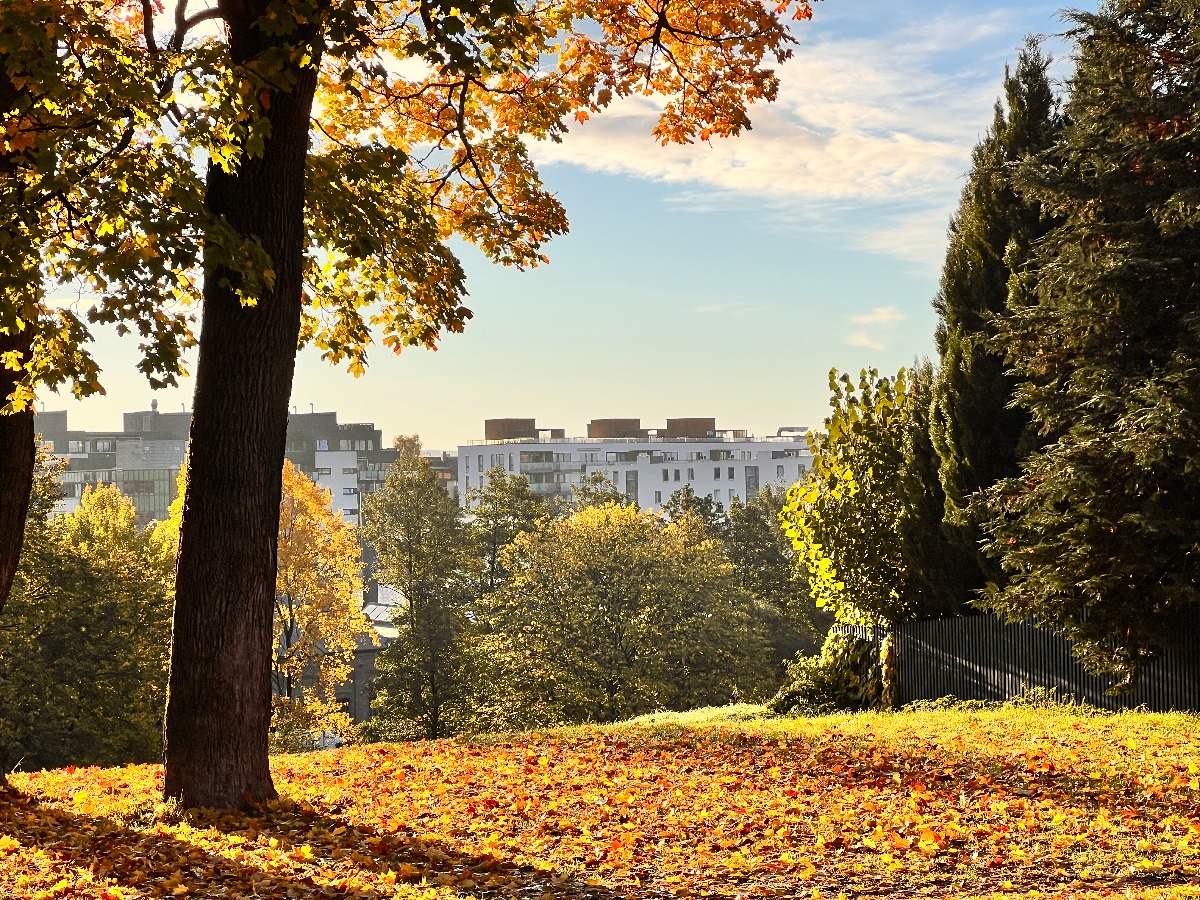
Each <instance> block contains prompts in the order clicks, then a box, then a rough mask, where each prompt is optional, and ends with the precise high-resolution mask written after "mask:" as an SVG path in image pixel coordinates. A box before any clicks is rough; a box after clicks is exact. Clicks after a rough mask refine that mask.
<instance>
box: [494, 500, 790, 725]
mask: <svg viewBox="0 0 1200 900" xmlns="http://www.w3.org/2000/svg"><path fill="white" fill-rule="evenodd" d="M502 560H503V563H504V565H505V566H506V567H507V568H508V570H509V571H510V573H511V576H510V580H509V583H508V585H507V586H506V587H505V588H504V589H503V590H501V591H498V592H497V593H496V594H494V595H492V596H491V597H489V598H487V600H486V602H485V605H484V606H483V607H482V609H481V614H482V616H483V618H484V619H485V621H486V622H487V624H488V627H489V631H490V634H489V642H490V646H491V649H492V657H493V659H494V660H496V661H497V664H498V667H499V670H500V671H499V673H498V676H499V681H498V683H497V685H496V692H497V696H499V697H504V698H509V699H510V703H511V704H512V705H513V706H516V707H519V708H522V709H524V710H527V711H533V710H537V711H540V712H541V714H543V715H544V716H545V717H546V721H567V722H589V721H590V722H612V721H616V720H618V719H622V718H626V717H628V716H631V715H637V714H640V713H643V712H648V711H651V710H655V709H660V708H666V709H690V708H693V707H696V706H705V705H711V704H714V703H720V702H724V701H726V700H728V699H729V697H730V696H732V695H733V694H734V693H735V692H737V693H741V694H747V695H754V694H756V693H759V692H761V691H763V690H764V689H765V688H766V687H767V686H768V685H769V684H770V677H769V674H768V673H767V671H766V669H765V666H764V665H763V660H764V658H765V653H764V645H763V636H762V634H761V633H760V631H759V629H758V628H757V627H756V625H755V622H754V620H753V618H752V616H751V613H750V608H749V603H748V598H747V597H746V595H745V594H744V592H742V591H740V590H739V589H738V588H737V586H736V584H735V583H734V581H733V573H732V567H731V565H730V563H729V561H728V559H727V557H726V556H725V553H724V551H723V548H722V546H721V544H720V543H719V542H718V541H716V540H715V539H714V538H712V537H711V536H710V535H709V534H708V533H707V532H706V530H705V527H704V525H703V523H702V522H701V521H700V520H699V519H698V518H696V517H695V516H692V515H685V516H683V517H681V518H679V519H676V520H674V521H672V522H668V523H666V524H665V525H664V524H663V523H662V522H661V520H660V519H659V518H658V517H657V516H656V515H654V514H653V513H652V512H649V511H639V510H638V509H637V508H636V507H633V506H629V505H620V504H615V503H609V504H605V505H603V506H588V507H584V508H582V509H579V510H576V511H575V512H573V513H571V514H570V515H569V516H566V517H563V518H557V519H543V520H542V521H540V522H539V523H538V525H537V527H536V528H535V529H533V530H532V531H527V532H524V533H522V534H520V535H518V536H517V538H516V539H515V540H514V541H513V542H512V544H510V545H509V547H508V548H506V550H505V551H504V552H503V553H502Z"/></svg>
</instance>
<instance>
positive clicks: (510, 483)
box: [467, 466, 550, 598]
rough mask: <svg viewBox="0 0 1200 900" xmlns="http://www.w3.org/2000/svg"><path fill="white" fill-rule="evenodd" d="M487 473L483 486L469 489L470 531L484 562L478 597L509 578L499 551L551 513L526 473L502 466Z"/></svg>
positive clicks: (470, 536) (468, 532)
mask: <svg viewBox="0 0 1200 900" xmlns="http://www.w3.org/2000/svg"><path fill="white" fill-rule="evenodd" d="M486 477H487V480H486V481H485V482H484V483H483V484H482V485H481V486H479V487H477V488H472V489H471V490H470V491H468V492H467V509H468V511H469V513H470V521H469V523H468V525H467V535H468V537H469V539H470V541H471V542H472V544H474V547H475V553H476V555H477V556H478V557H479V558H480V560H481V563H482V568H481V574H480V580H479V589H478V591H477V592H476V596H477V598H478V597H482V596H483V595H484V594H490V593H492V592H493V591H495V590H496V589H497V588H498V587H500V586H501V585H502V584H503V583H504V581H505V580H506V578H507V572H505V570H504V568H503V567H502V566H501V565H500V551H501V550H503V549H504V548H505V547H507V546H508V545H509V544H510V543H512V541H513V539H514V538H515V537H516V536H517V535H518V534H520V533H521V532H522V531H528V530H529V529H531V528H533V526H534V525H535V524H536V523H537V521H538V519H540V518H542V517H543V516H546V515H549V514H550V509H549V507H548V506H547V505H546V503H545V502H544V501H543V500H542V499H541V498H540V497H538V496H537V495H536V494H535V493H534V492H533V491H532V490H531V489H530V487H529V479H528V478H526V477H525V476H524V475H510V474H509V473H508V472H507V471H505V469H504V467H503V466H493V467H492V468H491V469H489V470H488V472H487V476H486Z"/></svg>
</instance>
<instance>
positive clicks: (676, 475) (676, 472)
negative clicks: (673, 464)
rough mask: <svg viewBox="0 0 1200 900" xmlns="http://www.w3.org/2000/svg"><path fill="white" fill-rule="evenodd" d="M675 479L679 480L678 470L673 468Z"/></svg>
mask: <svg viewBox="0 0 1200 900" xmlns="http://www.w3.org/2000/svg"><path fill="white" fill-rule="evenodd" d="M675 480H676V481H678V480H679V470H678V469H676V470H675Z"/></svg>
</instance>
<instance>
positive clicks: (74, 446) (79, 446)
mask: <svg viewBox="0 0 1200 900" xmlns="http://www.w3.org/2000/svg"><path fill="white" fill-rule="evenodd" d="M67 452H68V453H82V452H83V441H67Z"/></svg>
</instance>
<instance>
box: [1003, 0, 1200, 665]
mask: <svg viewBox="0 0 1200 900" xmlns="http://www.w3.org/2000/svg"><path fill="white" fill-rule="evenodd" d="M1072 18H1073V20H1074V22H1075V23H1076V29H1075V31H1074V32H1073V36H1074V38H1075V40H1076V42H1077V46H1078V54H1077V68H1076V71H1075V75H1074V77H1073V79H1072V80H1071V82H1070V96H1069V100H1068V104H1067V108H1066V114H1067V116H1066V117H1067V120H1068V123H1069V124H1068V125H1067V126H1066V128H1065V130H1064V131H1063V135H1062V138H1061V140H1060V141H1059V142H1058V143H1057V144H1056V145H1055V146H1054V147H1053V148H1051V149H1050V150H1047V151H1046V152H1044V153H1041V154H1039V155H1037V156H1035V157H1033V158H1031V159H1030V160H1028V161H1027V162H1026V163H1025V164H1023V165H1021V166H1020V167H1019V169H1018V170H1017V173H1016V177H1015V182H1014V183H1015V185H1016V188H1017V189H1018V190H1019V191H1021V192H1022V194H1023V195H1027V196H1029V197H1030V198H1031V199H1032V200H1034V201H1036V202H1037V203H1040V204H1041V206H1042V207H1043V209H1045V210H1047V211H1048V212H1049V213H1050V214H1051V215H1053V216H1054V217H1055V220H1056V222H1057V223H1058V224H1057V225H1056V227H1055V228H1054V229H1053V230H1051V231H1050V232H1049V234H1047V236H1046V237H1045V238H1044V239H1043V240H1042V241H1041V242H1040V243H1039V244H1038V245H1037V247H1036V250H1035V253H1034V257H1033V267H1034V269H1035V270H1036V272H1037V273H1038V278H1037V280H1036V282H1035V283H1032V284H1030V283H1022V282H1020V281H1018V283H1016V285H1015V289H1014V295H1015V296H1017V297H1022V298H1023V294H1022V292H1023V291H1026V290H1029V289H1032V294H1031V295H1028V302H1023V303H1021V304H1019V305H1017V304H1014V306H1013V308H1012V309H1011V315H1010V316H1009V317H1008V318H1007V319H1005V320H1004V323H1003V326H1002V327H1001V328H1000V329H999V333H998V339H999V341H1001V342H1002V343H1003V344H1004V345H1005V346H1006V347H1007V348H1008V351H1009V357H1008V358H1009V362H1010V364H1011V366H1012V370H1013V371H1014V373H1015V374H1016V375H1017V377H1018V379H1019V382H1020V384H1019V388H1018V392H1017V398H1018V401H1019V402H1020V403H1021V404H1022V405H1024V406H1026V407H1027V408H1028V409H1029V410H1030V411H1031V413H1032V415H1033V419H1034V422H1035V423H1036V426H1037V428H1038V430H1039V432H1040V433H1041V434H1042V435H1044V437H1045V440H1046V442H1047V443H1046V444H1045V446H1044V447H1042V448H1041V449H1039V450H1038V451H1037V452H1035V453H1033V454H1032V455H1031V456H1029V457H1028V458H1027V459H1026V461H1025V463H1024V467H1023V471H1022V472H1021V473H1020V475H1018V476H1016V477H1013V478H1009V479H1005V480H1002V481H1001V482H999V483H998V484H997V485H995V486H994V487H992V488H991V489H990V490H989V491H988V494H987V500H988V512H989V514H990V521H989V522H988V526H987V528H988V536H989V538H990V549H991V552H993V553H994V554H995V555H996V556H997V558H998V559H999V560H1000V562H1001V564H1002V565H1003V567H1004V570H1005V572H1006V573H1007V574H1008V578H1009V580H1008V583H1007V584H1006V585H1005V586H1004V587H1003V588H1001V589H997V590H995V591H993V592H991V593H990V594H989V595H988V597H987V604H988V605H989V606H990V607H991V608H992V609H994V610H996V611H997V612H999V613H1001V614H1003V615H1005V616H1008V617H1009V618H1012V619H1021V620H1032V621H1034V622H1038V623H1045V624H1048V625H1050V626H1052V627H1053V628H1055V629H1056V630H1057V631H1059V632H1061V633H1062V634H1064V635H1065V636H1066V637H1068V638H1070V639H1071V640H1073V641H1074V642H1075V647H1076V652H1077V654H1078V655H1079V657H1080V659H1081V661H1082V662H1083V663H1084V665H1085V666H1087V667H1088V668H1089V669H1090V670H1092V671H1094V672H1106V673H1111V674H1112V675H1113V676H1115V677H1116V678H1117V679H1118V687H1120V686H1123V685H1129V684H1131V683H1132V681H1133V679H1135V678H1136V676H1137V672H1138V670H1139V667H1140V666H1142V665H1143V664H1144V663H1145V662H1146V661H1147V660H1149V659H1150V658H1152V657H1153V656H1154V654H1155V653H1156V651H1157V650H1158V649H1159V648H1161V647H1164V646H1168V645H1170V643H1171V642H1172V638H1173V637H1174V635H1175V634H1176V633H1177V631H1178V624H1179V623H1180V622H1181V621H1182V620H1184V619H1185V618H1187V617H1190V616H1192V615H1195V612H1196V610H1197V609H1198V606H1197V601H1200V555H1198V554H1197V552H1196V522H1197V520H1198V519H1200V477H1198V473H1200V419H1198V418H1197V415H1196V410H1197V409H1200V379H1198V378H1197V365H1196V361H1197V359H1200V318H1198V317H1197V314H1196V310H1197V309H1198V308H1200V282H1198V281H1197V279H1196V271H1197V266H1198V265H1200V194H1198V191H1197V183H1196V167H1195V160H1196V158H1197V156H1198V155H1200V120H1198V119H1197V116H1196V109H1197V106H1198V104H1200V10H1197V7H1196V5H1195V4H1194V3H1190V2H1178V0H1114V2H1110V3H1106V4H1104V5H1103V6H1102V7H1101V10H1100V12H1098V13H1096V14H1085V13H1076V14H1073V15H1072Z"/></svg>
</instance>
